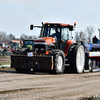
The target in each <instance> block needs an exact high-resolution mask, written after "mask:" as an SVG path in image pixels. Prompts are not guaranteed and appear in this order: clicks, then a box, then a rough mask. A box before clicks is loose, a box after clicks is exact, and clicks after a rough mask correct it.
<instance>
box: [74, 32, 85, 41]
mask: <svg viewBox="0 0 100 100" xmlns="http://www.w3.org/2000/svg"><path fill="white" fill-rule="evenodd" d="M75 40H76V41H78V42H81V41H84V42H86V34H85V33H84V32H83V31H80V32H75Z"/></svg>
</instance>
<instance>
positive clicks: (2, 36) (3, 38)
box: [0, 31, 37, 43]
mask: <svg viewBox="0 0 100 100" xmlns="http://www.w3.org/2000/svg"><path fill="white" fill-rule="evenodd" d="M36 38H37V37H36V36H35V35H33V36H28V35H26V34H21V36H20V38H16V37H15V35H13V34H12V33H10V34H8V35H7V34H6V32H4V31H1V32H0V42H4V43H8V42H9V41H11V40H19V41H23V39H36Z"/></svg>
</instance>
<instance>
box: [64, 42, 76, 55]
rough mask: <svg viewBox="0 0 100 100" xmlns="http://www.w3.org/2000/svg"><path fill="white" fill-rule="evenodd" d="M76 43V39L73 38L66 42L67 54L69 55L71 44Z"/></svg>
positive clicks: (65, 51) (65, 49)
mask: <svg viewBox="0 0 100 100" xmlns="http://www.w3.org/2000/svg"><path fill="white" fill-rule="evenodd" d="M74 43H76V41H73V40H68V41H67V42H66V45H65V48H64V53H65V56H67V54H68V51H69V48H70V46H71V45H72V44H74Z"/></svg>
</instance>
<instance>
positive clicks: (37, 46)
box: [11, 23, 100, 74]
mask: <svg viewBox="0 0 100 100" xmlns="http://www.w3.org/2000/svg"><path fill="white" fill-rule="evenodd" d="M75 26H76V23H74V25H70V24H64V23H42V25H41V26H34V25H30V30H33V29H34V28H35V27H37V28H41V32H40V37H39V38H37V39H35V40H34V50H33V51H31V52H30V51H28V52H27V53H26V54H25V55H23V54H19V55H11V68H15V70H16V71H17V72H18V73H20V72H21V73H28V72H29V71H30V70H31V69H33V70H34V72H37V71H39V72H40V71H46V72H50V73H51V72H53V73H56V74H61V73H66V72H72V73H83V72H84V71H93V70H92V69H93V60H95V61H96V59H95V58H99V55H100V53H98V54H97V51H95V52H93V51H92V52H93V55H92V54H91V51H90V50H88V52H85V48H84V45H81V44H78V43H77V42H76V41H74V40H73V39H72V31H73V30H74V28H75ZM97 60H98V59H97ZM95 69H96V68H95Z"/></svg>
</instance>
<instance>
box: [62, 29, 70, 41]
mask: <svg viewBox="0 0 100 100" xmlns="http://www.w3.org/2000/svg"><path fill="white" fill-rule="evenodd" d="M68 39H69V29H68V28H62V29H61V40H68Z"/></svg>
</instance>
